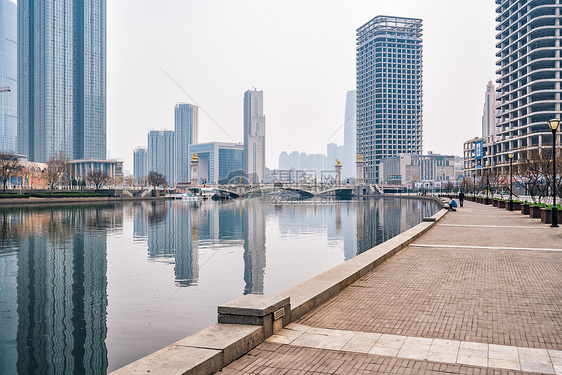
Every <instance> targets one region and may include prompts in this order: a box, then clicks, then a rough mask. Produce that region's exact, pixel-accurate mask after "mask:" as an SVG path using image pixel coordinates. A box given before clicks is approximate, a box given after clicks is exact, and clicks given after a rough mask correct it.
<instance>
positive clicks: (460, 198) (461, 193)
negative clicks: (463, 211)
mask: <svg viewBox="0 0 562 375" xmlns="http://www.w3.org/2000/svg"><path fill="white" fill-rule="evenodd" d="M463 202H464V193H463V192H462V191H461V192H460V193H459V203H460V205H461V207H462V204H463Z"/></svg>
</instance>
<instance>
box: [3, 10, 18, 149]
mask: <svg viewBox="0 0 562 375" xmlns="http://www.w3.org/2000/svg"><path fill="white" fill-rule="evenodd" d="M17 40H18V33H17V5H16V3H15V1H12V0H0V88H1V89H2V92H0V152H6V153H15V152H16V151H17V134H18V123H17V121H18V117H17V115H18V106H17V80H18V77H17V62H18V54H17ZM8 90H9V91H8Z"/></svg>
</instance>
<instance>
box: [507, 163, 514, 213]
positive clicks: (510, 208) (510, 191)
mask: <svg viewBox="0 0 562 375" xmlns="http://www.w3.org/2000/svg"><path fill="white" fill-rule="evenodd" d="M507 156H509V211H513V156H514V154H513V152H511V153H509V154H507Z"/></svg>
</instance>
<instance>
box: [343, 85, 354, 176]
mask: <svg viewBox="0 0 562 375" xmlns="http://www.w3.org/2000/svg"><path fill="white" fill-rule="evenodd" d="M356 111H357V90H350V91H348V92H347V95H346V96H345V123H344V127H343V156H342V177H355V175H356V173H357V167H356V165H355V162H356V161H357V112H356Z"/></svg>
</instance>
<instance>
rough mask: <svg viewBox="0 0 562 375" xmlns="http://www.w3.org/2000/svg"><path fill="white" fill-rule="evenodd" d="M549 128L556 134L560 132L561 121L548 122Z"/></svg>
mask: <svg viewBox="0 0 562 375" xmlns="http://www.w3.org/2000/svg"><path fill="white" fill-rule="evenodd" d="M548 126H549V127H550V130H552V131H553V132H556V131H557V130H558V126H560V120H558V119H552V120H550V121H548Z"/></svg>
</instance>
